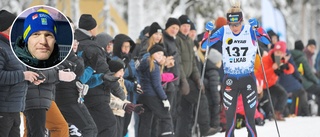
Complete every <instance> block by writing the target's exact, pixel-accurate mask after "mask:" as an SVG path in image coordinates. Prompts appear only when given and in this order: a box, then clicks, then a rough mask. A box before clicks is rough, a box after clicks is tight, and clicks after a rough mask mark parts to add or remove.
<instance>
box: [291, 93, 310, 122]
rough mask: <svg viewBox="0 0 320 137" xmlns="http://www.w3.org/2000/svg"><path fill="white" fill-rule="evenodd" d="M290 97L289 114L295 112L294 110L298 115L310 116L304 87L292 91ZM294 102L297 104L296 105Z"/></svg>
mask: <svg viewBox="0 0 320 137" xmlns="http://www.w3.org/2000/svg"><path fill="white" fill-rule="evenodd" d="M297 98H299V100H297ZM291 99H292V103H291V104H290V105H289V110H290V114H295V111H297V112H298V116H310V111H309V106H308V97H307V92H306V91H305V89H303V88H301V89H300V90H298V91H296V92H293V93H292V96H291ZM296 101H298V102H296ZM296 103H297V104H298V106H296ZM296 109H298V110H296Z"/></svg>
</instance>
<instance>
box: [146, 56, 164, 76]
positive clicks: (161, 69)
mask: <svg viewBox="0 0 320 137" xmlns="http://www.w3.org/2000/svg"><path fill="white" fill-rule="evenodd" d="M148 61H149V70H150V72H151V71H154V69H155V67H156V66H155V65H154V64H155V63H154V61H155V59H154V57H153V56H152V55H150V57H149V58H148ZM163 68H164V65H160V67H159V69H160V74H161V73H162V72H163Z"/></svg>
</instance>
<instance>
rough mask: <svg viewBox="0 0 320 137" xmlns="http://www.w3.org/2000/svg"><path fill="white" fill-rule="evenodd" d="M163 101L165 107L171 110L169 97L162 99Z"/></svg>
mask: <svg viewBox="0 0 320 137" xmlns="http://www.w3.org/2000/svg"><path fill="white" fill-rule="evenodd" d="M162 103H163V106H164V108H168V111H170V102H169V101H168V99H166V100H162Z"/></svg>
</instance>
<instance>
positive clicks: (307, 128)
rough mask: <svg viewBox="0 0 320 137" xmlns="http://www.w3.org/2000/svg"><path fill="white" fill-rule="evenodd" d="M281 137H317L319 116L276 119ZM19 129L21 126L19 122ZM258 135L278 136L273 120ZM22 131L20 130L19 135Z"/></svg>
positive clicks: (242, 135)
mask: <svg viewBox="0 0 320 137" xmlns="http://www.w3.org/2000/svg"><path fill="white" fill-rule="evenodd" d="M278 127H279V131H280V136H281V137H319V136H320V129H319V128H320V117H294V118H286V121H284V122H282V121H281V122H280V121H278ZM21 129H23V126H22V124H21ZM257 132H258V137H278V133H277V129H276V126H275V122H274V121H268V120H267V121H266V124H265V125H264V126H257ZM22 134H23V131H21V136H22ZM235 136H236V137H246V136H247V130H246V128H241V129H236V130H235ZM208 137H224V132H223V133H217V134H215V135H213V136H208Z"/></svg>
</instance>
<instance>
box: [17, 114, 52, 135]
mask: <svg viewBox="0 0 320 137" xmlns="http://www.w3.org/2000/svg"><path fill="white" fill-rule="evenodd" d="M23 113H24V115H25V116H26V126H27V131H28V135H27V137H44V136H45V135H46V130H47V129H46V113H47V110H46V109H45V108H42V109H29V110H25V111H24V112H23Z"/></svg>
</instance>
